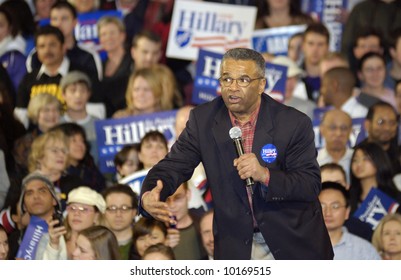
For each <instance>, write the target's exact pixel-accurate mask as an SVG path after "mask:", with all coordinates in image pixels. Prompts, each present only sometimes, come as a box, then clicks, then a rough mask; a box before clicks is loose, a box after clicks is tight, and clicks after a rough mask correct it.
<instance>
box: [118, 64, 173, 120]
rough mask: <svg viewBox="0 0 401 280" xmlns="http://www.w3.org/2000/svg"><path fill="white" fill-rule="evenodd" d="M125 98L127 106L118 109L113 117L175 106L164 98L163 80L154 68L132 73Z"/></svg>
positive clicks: (145, 112)
mask: <svg viewBox="0 0 401 280" xmlns="http://www.w3.org/2000/svg"><path fill="white" fill-rule="evenodd" d="M125 99H126V102H127V108H125V109H122V110H119V111H117V112H116V113H115V114H114V115H113V118H124V117H129V116H136V115H141V114H149V113H155V112H159V111H162V110H169V109H171V108H172V107H173V106H172V104H168V102H165V100H163V85H162V80H161V79H160V78H159V77H158V76H157V74H156V72H155V70H154V69H153V68H143V69H138V70H136V71H135V72H134V73H133V74H132V75H131V77H130V79H129V82H128V87H127V91H126V94H125ZM162 100H163V101H162Z"/></svg>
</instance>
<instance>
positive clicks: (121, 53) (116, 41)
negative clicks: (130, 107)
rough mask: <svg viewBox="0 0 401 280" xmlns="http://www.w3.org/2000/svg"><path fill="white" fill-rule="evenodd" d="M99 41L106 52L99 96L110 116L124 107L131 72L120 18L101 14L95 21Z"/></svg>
mask: <svg viewBox="0 0 401 280" xmlns="http://www.w3.org/2000/svg"><path fill="white" fill-rule="evenodd" d="M97 29H98V34H99V43H100V45H101V46H102V49H103V50H104V51H105V52H106V54H107V59H106V60H105V61H104V62H103V65H102V66H103V80H102V81H101V86H100V92H99V94H100V96H102V97H103V98H104V103H105V104H106V109H107V116H108V117H110V116H112V115H113V114H114V113H115V112H116V111H117V110H120V109H122V108H124V107H125V105H126V103H125V92H126V89H127V84H128V80H129V76H130V73H131V72H132V70H131V68H132V59H131V55H130V53H129V52H127V51H126V49H125V46H124V43H125V39H126V33H125V26H124V23H123V22H122V20H121V19H119V18H118V17H113V16H103V17H102V18H101V19H100V20H99V22H98V23H97Z"/></svg>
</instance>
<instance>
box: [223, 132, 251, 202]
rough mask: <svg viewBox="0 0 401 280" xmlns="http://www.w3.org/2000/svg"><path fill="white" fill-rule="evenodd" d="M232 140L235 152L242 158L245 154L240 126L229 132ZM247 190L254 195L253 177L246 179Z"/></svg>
mask: <svg viewBox="0 0 401 280" xmlns="http://www.w3.org/2000/svg"><path fill="white" fill-rule="evenodd" d="M229 134H230V138H231V139H233V143H234V146H235V150H236V151H237V155H238V157H240V156H242V155H243V154H244V146H243V145H242V131H241V128H239V127H238V126H234V127H232V128H231V129H230V131H229ZM245 181H246V188H247V189H248V191H250V193H251V194H253V190H252V185H254V184H255V182H254V181H253V179H252V177H250V178H246V179H245Z"/></svg>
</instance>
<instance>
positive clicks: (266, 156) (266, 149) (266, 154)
mask: <svg viewBox="0 0 401 280" xmlns="http://www.w3.org/2000/svg"><path fill="white" fill-rule="evenodd" d="M277 154H278V152H277V148H276V146H274V145H273V144H266V145H264V146H263V148H262V150H261V151H260V156H261V157H262V159H263V161H264V162H267V163H272V162H274V161H275V160H276V158H277Z"/></svg>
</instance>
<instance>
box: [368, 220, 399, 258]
mask: <svg viewBox="0 0 401 280" xmlns="http://www.w3.org/2000/svg"><path fill="white" fill-rule="evenodd" d="M372 244H373V246H375V247H376V250H377V251H378V252H379V253H380V254H381V256H382V258H383V259H384V260H401V215H400V214H398V213H397V214H388V215H387V216H385V217H384V218H383V219H381V221H380V223H379V224H378V226H377V227H376V229H375V231H374V233H373V237H372Z"/></svg>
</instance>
